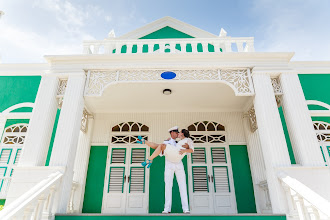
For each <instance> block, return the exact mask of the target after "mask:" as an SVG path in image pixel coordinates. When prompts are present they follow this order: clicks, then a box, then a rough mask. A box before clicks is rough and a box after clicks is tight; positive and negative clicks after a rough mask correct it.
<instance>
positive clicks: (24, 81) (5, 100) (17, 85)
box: [0, 76, 41, 112]
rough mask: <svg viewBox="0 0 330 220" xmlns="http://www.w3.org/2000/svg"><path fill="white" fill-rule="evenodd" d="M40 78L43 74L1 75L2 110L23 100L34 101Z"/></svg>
mask: <svg viewBox="0 0 330 220" xmlns="http://www.w3.org/2000/svg"><path fill="white" fill-rule="evenodd" d="M40 80H41V76H0V97H1V98H0V112H2V111H4V110H6V109H7V108H9V107H11V106H13V105H16V104H19V103H22V102H34V100H35V98H36V95H37V92H38V88H39V84H40ZM20 111H21V112H26V111H29V112H30V111H31V109H30V108H24V109H22V110H20Z"/></svg>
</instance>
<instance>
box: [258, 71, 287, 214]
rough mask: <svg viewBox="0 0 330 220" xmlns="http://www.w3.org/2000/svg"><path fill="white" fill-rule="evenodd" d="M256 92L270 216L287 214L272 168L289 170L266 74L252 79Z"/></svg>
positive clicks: (275, 106)
mask: <svg viewBox="0 0 330 220" xmlns="http://www.w3.org/2000/svg"><path fill="white" fill-rule="evenodd" d="M252 78H253V82H254V88H255V93H256V95H255V100H254V108H255V113H256V118H257V122H258V131H259V135H260V143H261V147H262V153H263V157H264V160H265V167H266V176H267V183H268V188H269V194H270V199H271V203H272V210H273V213H286V211H287V204H286V197H285V192H284V190H283V188H282V186H281V184H280V182H279V179H278V177H277V176H276V173H275V170H274V168H275V167H289V166H291V162H290V158H289V153H288V149H287V145H286V141H285V136H284V132H283V128H282V123H281V119H280V115H279V112H278V109H277V105H276V101H275V95H274V90H273V86H272V83H271V79H270V77H269V75H267V74H254V75H253V76H252Z"/></svg>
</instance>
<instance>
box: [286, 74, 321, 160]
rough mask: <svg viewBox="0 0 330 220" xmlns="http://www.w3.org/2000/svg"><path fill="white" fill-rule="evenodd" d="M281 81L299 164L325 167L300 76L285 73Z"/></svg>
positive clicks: (287, 118) (291, 136)
mask: <svg viewBox="0 0 330 220" xmlns="http://www.w3.org/2000/svg"><path fill="white" fill-rule="evenodd" d="M280 81H281V87H282V91H283V97H282V105H283V112H284V116H285V121H286V124H287V127H288V131H289V135H290V140H291V143H292V147H293V151H294V154H295V159H296V160H297V163H299V164H301V165H303V166H324V161H323V157H322V153H321V151H320V145H319V143H318V140H317V137H316V135H315V131H314V127H313V122H312V119H311V116H310V114H309V110H308V107H307V104H306V100H305V96H304V92H303V90H302V88H301V85H300V81H299V78H298V75H297V74H288V73H284V74H282V75H281V77H280Z"/></svg>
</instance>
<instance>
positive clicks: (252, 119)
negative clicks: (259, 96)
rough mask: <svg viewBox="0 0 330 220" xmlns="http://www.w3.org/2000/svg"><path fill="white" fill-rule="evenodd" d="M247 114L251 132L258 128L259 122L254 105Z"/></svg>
mask: <svg viewBox="0 0 330 220" xmlns="http://www.w3.org/2000/svg"><path fill="white" fill-rule="evenodd" d="M245 116H247V117H248V118H249V123H250V129H251V132H255V131H256V130H257V129H258V124H257V118H256V112H255V110H254V107H252V108H250V110H249V111H247V113H246V114H245Z"/></svg>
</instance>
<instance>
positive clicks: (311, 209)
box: [278, 172, 330, 220]
mask: <svg viewBox="0 0 330 220" xmlns="http://www.w3.org/2000/svg"><path fill="white" fill-rule="evenodd" d="M278 177H279V179H280V180H281V181H282V185H283V188H284V190H285V192H286V198H287V200H288V205H289V214H288V217H289V218H288V220H291V219H306V220H325V219H328V220H329V219H330V209H329V207H330V202H329V201H327V200H326V199H324V198H323V197H321V196H320V195H318V194H317V193H315V192H314V191H313V190H311V189H310V188H308V187H307V186H305V185H304V184H303V183H301V182H299V181H298V180H296V179H294V178H292V177H290V176H288V175H287V174H286V173H284V172H280V173H279V174H278Z"/></svg>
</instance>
